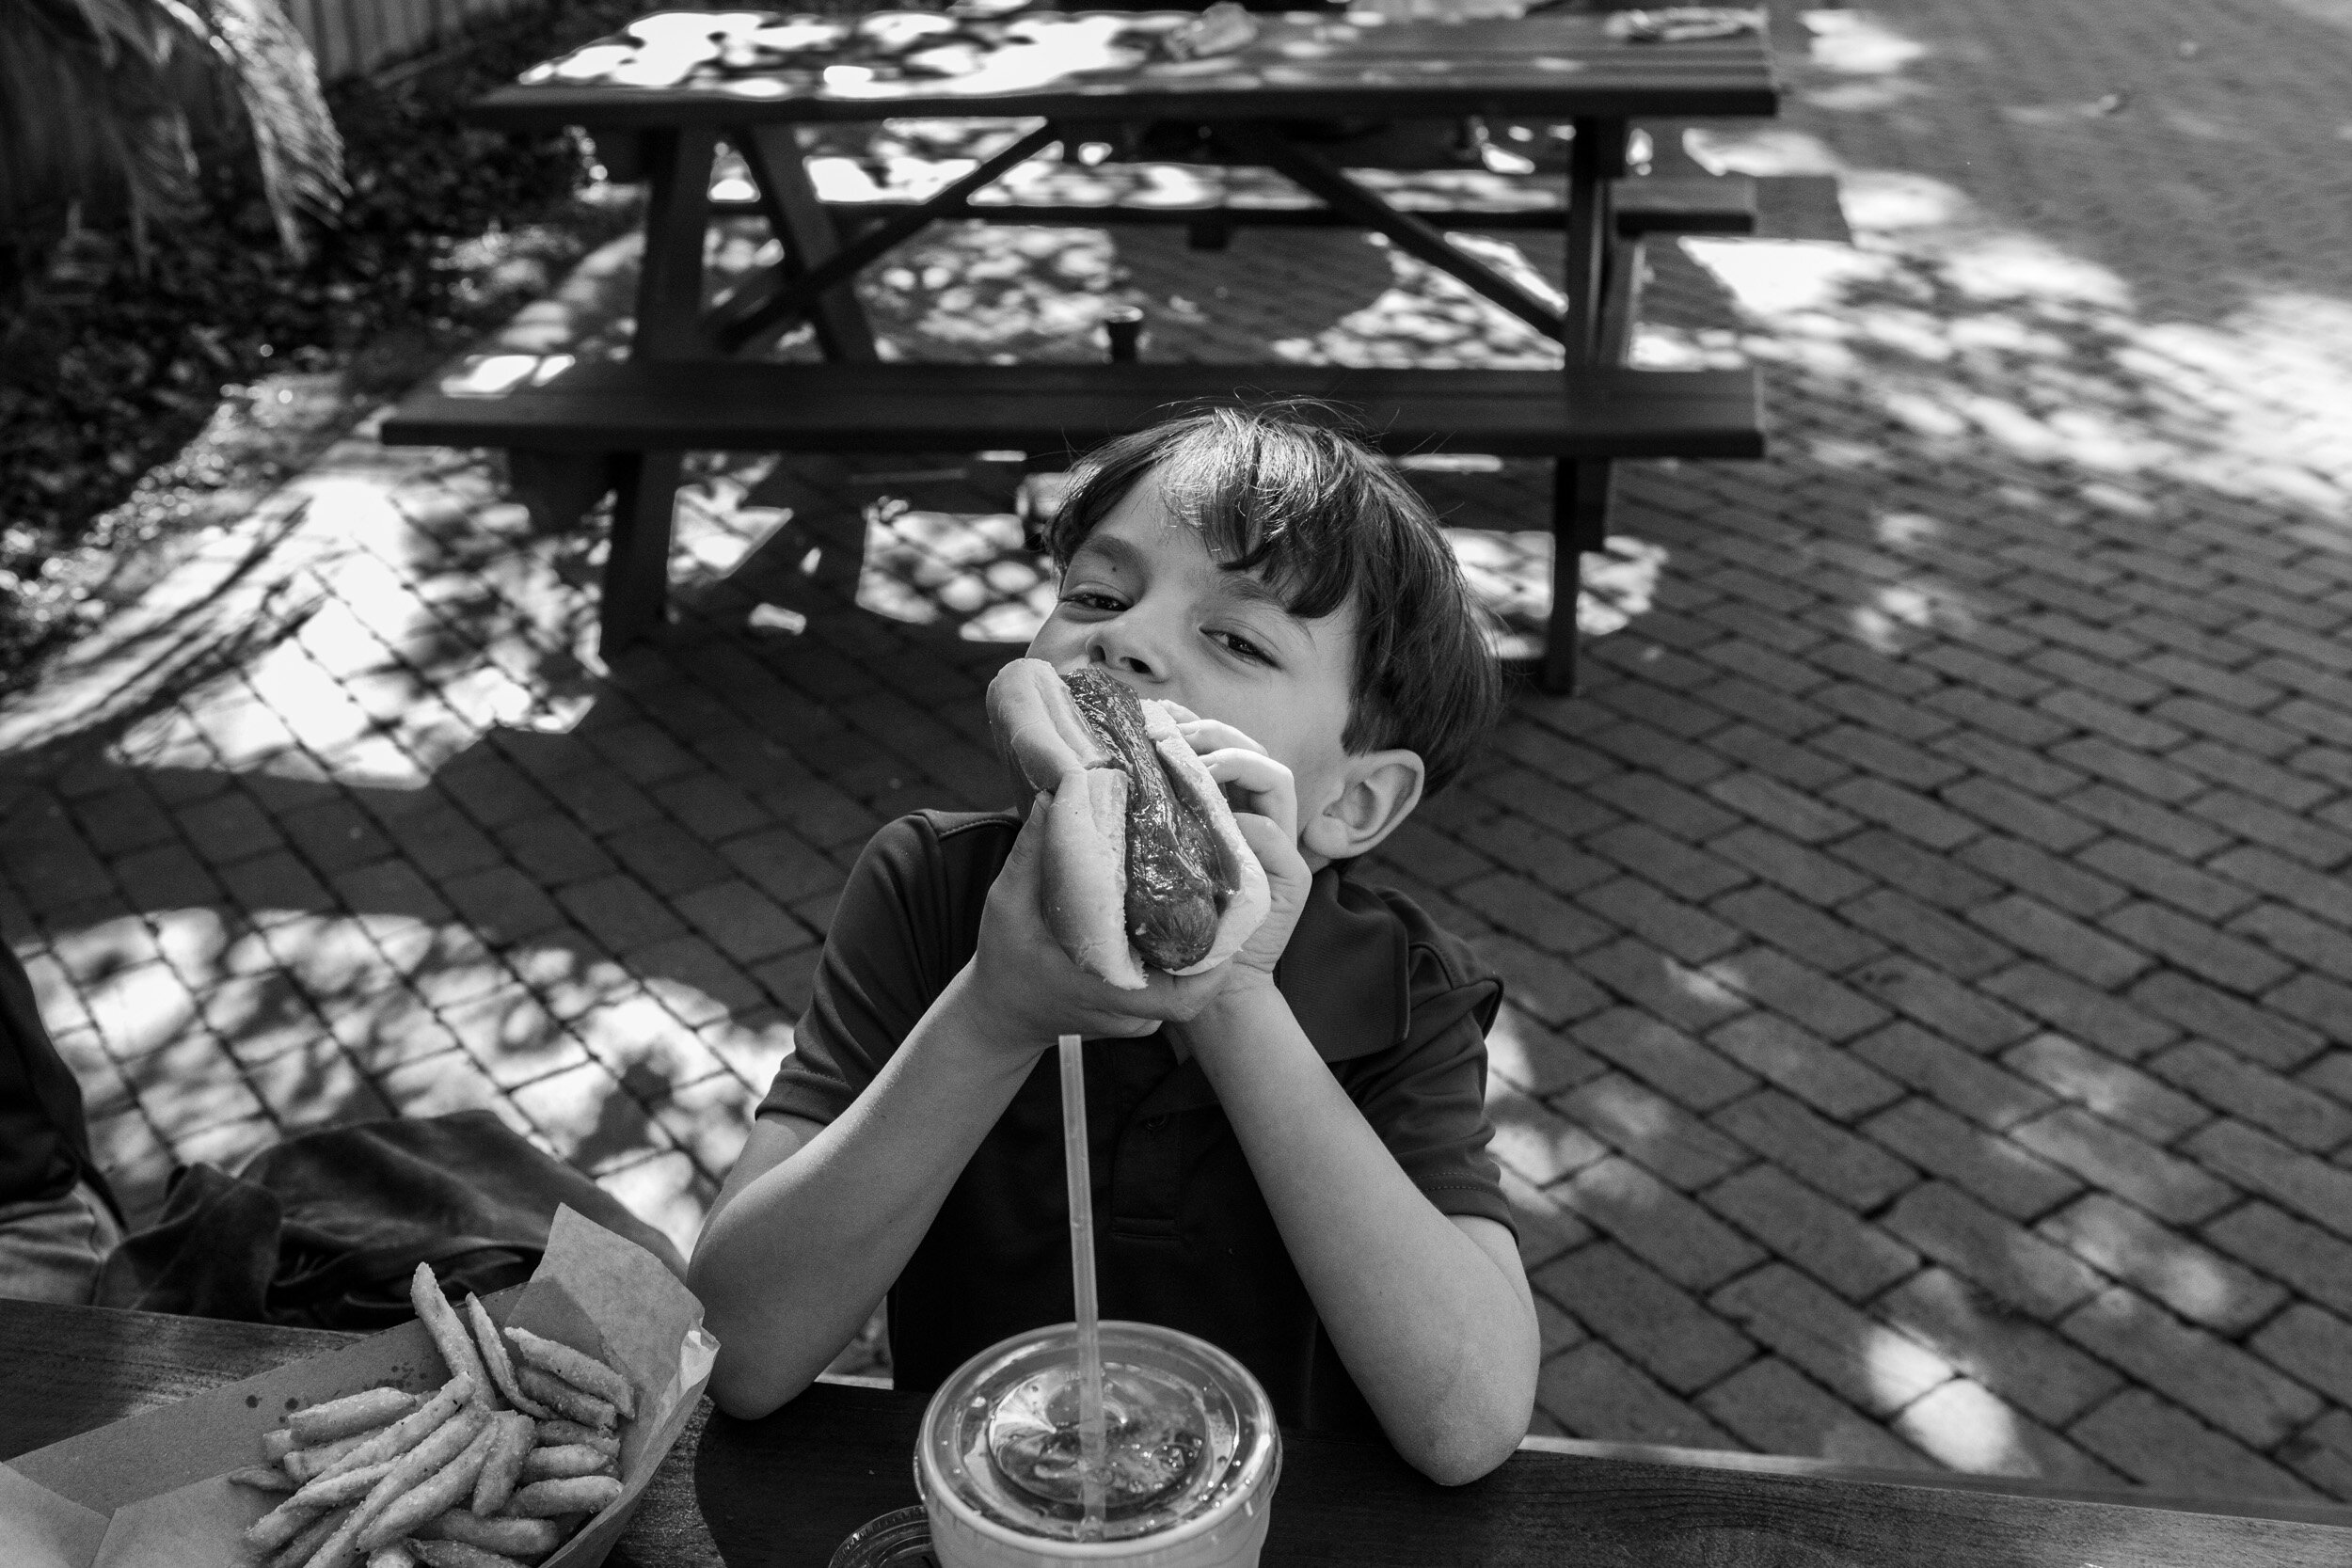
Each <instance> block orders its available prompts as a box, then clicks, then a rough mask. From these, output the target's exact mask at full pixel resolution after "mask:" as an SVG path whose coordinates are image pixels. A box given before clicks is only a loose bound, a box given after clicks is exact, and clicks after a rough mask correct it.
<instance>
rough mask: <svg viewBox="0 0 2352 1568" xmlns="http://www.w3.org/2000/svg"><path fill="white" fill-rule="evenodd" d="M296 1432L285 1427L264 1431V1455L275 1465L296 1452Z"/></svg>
mask: <svg viewBox="0 0 2352 1568" xmlns="http://www.w3.org/2000/svg"><path fill="white" fill-rule="evenodd" d="M292 1452H294V1433H291V1432H288V1431H287V1430H286V1429H285V1428H284V1427H279V1428H278V1430H277V1431H276V1432H265V1433H262V1457H263V1458H264V1459H267V1460H268V1461H269V1462H270V1463H271V1464H273V1465H275V1464H277V1463H278V1461H279V1460H281V1459H283V1458H285V1457H286V1456H287V1455H288V1454H290V1453H292Z"/></svg>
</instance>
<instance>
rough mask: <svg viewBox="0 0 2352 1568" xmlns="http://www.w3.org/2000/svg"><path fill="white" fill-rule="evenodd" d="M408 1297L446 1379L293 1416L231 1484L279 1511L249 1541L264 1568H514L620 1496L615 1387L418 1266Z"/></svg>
mask: <svg viewBox="0 0 2352 1568" xmlns="http://www.w3.org/2000/svg"><path fill="white" fill-rule="evenodd" d="M409 1295H410V1297H411V1299H413V1300H414V1301H415V1302H416V1305H417V1316H418V1317H419V1318H421V1319H422V1320H423V1322H424V1325H425V1328H426V1330H427V1331H428V1332H429V1333H430V1334H431V1335H432V1336H433V1343H434V1345H435V1346H436V1347H437V1349H438V1350H439V1351H440V1353H441V1359H442V1361H443V1362H445V1363H446V1364H447V1366H448V1370H449V1381H448V1382H447V1383H445V1384H443V1385H442V1386H441V1387H440V1388H439V1390H438V1391H437V1392H435V1393H433V1394H429V1395H426V1396H424V1397H422V1398H420V1397H418V1396H417V1395H414V1394H408V1393H403V1392H402V1391H401V1390H399V1389H397V1388H370V1389H366V1390H364V1391H363V1392H360V1393H357V1394H351V1395H348V1396H346V1397H344V1398H342V1399H339V1400H334V1401H330V1402H327V1403H326V1404H320V1405H312V1406H311V1407H310V1408H309V1409H307V1410H297V1411H294V1413H293V1414H292V1415H290V1416H288V1417H287V1418H286V1424H285V1425H284V1426H283V1427H281V1428H279V1429H278V1431H276V1432H272V1433H268V1434H267V1435H266V1436H264V1437H263V1438H262V1449H263V1451H264V1453H265V1455H266V1456H267V1458H268V1460H269V1463H267V1464H265V1465H252V1466H249V1467H248V1468H246V1469H242V1470H237V1471H234V1472H232V1473H231V1474H230V1478H229V1479H230V1481H236V1482H238V1483H239V1484H241V1485H245V1486H251V1487H255V1488H258V1489H260V1490H262V1491H265V1492H281V1493H285V1494H287V1496H286V1497H285V1500H284V1501H282V1502H280V1503H279V1504H278V1506H277V1507H276V1508H274V1509H272V1510H271V1511H270V1512H269V1513H265V1514H263V1515H262V1517H261V1518H260V1519H259V1520H257V1521H255V1523H254V1525H253V1528H250V1529H248V1530H247V1531H246V1544H247V1545H249V1546H251V1547H252V1548H253V1551H254V1554H255V1560H256V1561H257V1562H261V1563H265V1564H267V1568H358V1564H360V1563H361V1562H362V1561H363V1560H364V1562H365V1564H366V1568H418V1565H419V1564H423V1565H426V1568H523V1565H524V1564H527V1563H533V1562H537V1561H538V1560H540V1559H541V1558H543V1557H546V1556H547V1555H548V1553H549V1552H552V1551H554V1550H555V1549H556V1548H557V1547H558V1546H561V1545H562V1544H564V1542H566V1541H568V1540H570V1539H571V1538H572V1536H573V1534H574V1533H575V1532H576V1531H577V1530H578V1529H579V1528H580V1526H581V1525H582V1524H584V1523H585V1522H586V1521H587V1520H588V1519H589V1518H590V1517H592V1516H593V1515H594V1514H596V1512H597V1511H598V1510H600V1509H602V1508H604V1507H605V1506H606V1505H608V1504H609V1503H611V1502H612V1500H613V1499H614V1498H616V1497H619V1496H620V1495H621V1481H620V1456H621V1439H620V1423H621V1422H623V1421H626V1420H628V1419H630V1418H633V1417H634V1416H635V1415H636V1414H637V1391H636V1390H635V1389H634V1388H633V1387H631V1386H630V1385H629V1381H628V1378H627V1377H625V1376H623V1375H622V1374H621V1373H620V1372H618V1371H615V1370H613V1369H612V1368H611V1367H608V1366H606V1365H605V1364H604V1363H603V1362H601V1361H598V1360H597V1359H596V1358H595V1357H594V1356H591V1355H586V1354H581V1353H580V1352H579V1351H576V1350H574V1349H572V1348H571V1347H570V1346H568V1345H560V1344H557V1343H555V1342H554V1341H553V1340H551V1339H543V1338H540V1337H539V1336H537V1335H535V1334H532V1333H531V1332H530V1331H528V1330H526V1329H520V1328H510V1329H507V1330H506V1331H505V1333H504V1334H503V1335H501V1333H500V1332H499V1329H498V1327H497V1325H495V1324H494V1323H491V1322H490V1314H489V1313H488V1312H487V1311H486V1310H485V1309H484V1307H483V1305H482V1303H481V1301H480V1300H479V1299H477V1298H475V1297H473V1296H470V1295H469V1296H468V1297H467V1298H466V1307H465V1315H464V1316H463V1317H462V1318H461V1317H460V1316H459V1315H458V1311H457V1309H456V1308H455V1307H452V1306H450V1304H449V1300H448V1298H447V1297H446V1296H444V1295H442V1293H441V1287H440V1285H439V1283H438V1282H437V1280H435V1278H434V1277H433V1271H432V1269H431V1268H430V1267H428V1266H427V1265H425V1264H422V1263H420V1264H418V1265H417V1273H416V1277H415V1278H414V1279H412V1280H411V1281H410V1282H409Z"/></svg>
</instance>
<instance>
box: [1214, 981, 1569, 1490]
mask: <svg viewBox="0 0 2352 1568" xmlns="http://www.w3.org/2000/svg"><path fill="white" fill-rule="evenodd" d="M1185 1034H1186V1037H1187V1038H1188V1042H1189V1043H1190V1045H1191V1046H1192V1049H1193V1050H1194V1052H1195V1053H1197V1054H1198V1055H1199V1056H1200V1063H1201V1067H1202V1069H1203V1070H1204V1071H1206V1072H1207V1073H1208V1075H1209V1079H1210V1082H1211V1083H1212V1084H1213V1085H1215V1086H1216V1092H1217V1098H1218V1100H1219V1101H1220V1102H1221V1103H1222V1104H1223V1106H1224V1109H1225V1115H1226V1117H1227V1119H1228V1120H1229V1121H1231V1122H1232V1126H1233V1130H1234V1132H1235V1134H1236V1135H1237V1136H1238V1137H1239V1138H1240V1140H1241V1144H1242V1148H1243V1149H1244V1151H1245V1152H1246V1153H1247V1154H1248V1158H1249V1164H1250V1168H1251V1170H1252V1171H1253V1172H1254V1173H1255V1174H1256V1176H1257V1179H1258V1185H1259V1188H1260V1190H1261V1191H1263V1193H1264V1195H1265V1198H1266V1203H1267V1205H1268V1207H1269V1208H1270V1209H1271V1210H1272V1211H1273V1213H1274V1219H1275V1223H1276V1225H1277V1226H1278V1227H1279V1229H1280V1230H1281V1233H1282V1240H1283V1243H1284V1244H1285V1245H1286V1246H1287V1247H1288V1249H1289V1251H1290V1255H1291V1259H1292V1261H1293V1262H1294V1263H1295V1265H1296V1267H1297V1269H1298V1273H1299V1276H1300V1278H1301V1279H1302V1280H1303V1281H1304V1282H1305V1284H1306V1286H1307V1291H1308V1293H1309V1294H1310V1295H1311V1296H1312V1297H1313V1298H1314V1302H1315V1307H1316V1310H1317V1311H1318V1312H1319V1313H1320V1314H1321V1316H1322V1318H1323V1321H1324V1324H1325V1326H1326V1328H1327V1330H1328V1331H1329V1332H1330V1335H1331V1338H1332V1343H1333V1344H1334V1345H1335V1346H1336V1347H1337V1349H1338V1350H1339V1353H1340V1355H1341V1358H1342V1359H1343V1361H1344V1362H1345V1363H1346V1365H1347V1368H1348V1370H1349V1372H1350V1373H1351V1374H1352V1375H1353V1376H1354V1377H1355V1379H1356V1383H1357V1386H1359V1387H1360V1388H1361V1389H1362V1390H1363V1391H1364V1395H1365V1398H1366V1399H1367V1400H1369V1401H1370V1402H1371V1403H1372V1406H1373V1410H1374V1413H1375V1415H1377V1416H1378V1417H1379V1418H1380V1423H1381V1426H1382V1427H1383V1429H1384V1430H1386V1431H1387V1433H1388V1434H1389V1437H1390V1440H1391V1442H1393V1443H1395V1445H1396V1447H1397V1449H1398V1451H1399V1452H1401V1453H1403V1454H1404V1455H1405V1457H1406V1459H1407V1460H1409V1461H1411V1462H1412V1463H1413V1464H1414V1465H1416V1466H1418V1467H1419V1468H1420V1469H1422V1471H1424V1472H1425V1473H1427V1474H1429V1475H1430V1476H1432V1477H1434V1478H1435V1479H1437V1480H1439V1481H1469V1480H1472V1479H1474V1478H1475V1477H1477V1476H1479V1475H1482V1474H1484V1473H1485V1472H1486V1470H1488V1469H1491V1468H1492V1467H1493V1466H1494V1465H1497V1464H1500V1463H1501V1462H1502V1460H1503V1459H1504V1458H1506V1457H1508V1455H1509V1453H1510V1450H1511V1449H1512V1448H1513V1447H1514V1446H1516V1444H1517V1443H1518V1439H1519V1437H1520V1436H1522V1435H1523V1434H1524V1433H1525V1432H1526V1430H1527V1418H1528V1414H1529V1412H1530V1410H1531V1408H1532V1407H1533V1402H1534V1372H1535V1360H1536V1348H1535V1347H1536V1329H1535V1320H1534V1306H1533V1301H1532V1298H1531V1297H1530V1296H1529V1294H1528V1291H1527V1283H1526V1276H1525V1275H1524V1274H1523V1273H1521V1272H1519V1270H1518V1262H1517V1259H1516V1258H1513V1259H1510V1260H1509V1267H1508V1268H1507V1269H1506V1268H1505V1267H1503V1266H1502V1265H1500V1264H1499V1263H1498V1262H1497V1260H1496V1259H1494V1258H1492V1257H1490V1256H1489V1255H1488V1254H1487V1252H1486V1250H1484V1249H1483V1248H1482V1247H1481V1246H1480V1245H1479V1243H1476V1242H1474V1241H1472V1240H1471V1238H1470V1236H1469V1235H1468V1234H1466V1233H1465V1232H1464V1231H1463V1230H1462V1229H1461V1228H1460V1227H1457V1226H1455V1225H1454V1222H1453V1221H1452V1220H1450V1219H1448V1218H1447V1217H1446V1216H1445V1215H1443V1214H1441V1213H1439V1212H1438V1211H1437V1209H1436V1208H1435V1207H1434V1206H1432V1205H1431V1204H1430V1202H1429V1200H1428V1199H1427V1198H1426V1197H1425V1196H1422V1192H1421V1190H1420V1189H1419V1188H1417V1187H1415V1186H1414V1185H1413V1184H1412V1181H1411V1180H1410V1179H1408V1178H1407V1177H1406V1175H1405V1172H1404V1171H1403V1170H1402V1169H1401V1168H1400V1167H1399V1166H1398V1165H1397V1163H1396V1161H1395V1159H1394V1158H1393V1157H1392V1156H1391V1154H1390V1153H1389V1151H1388V1148H1387V1147H1386V1146H1385V1145H1383V1144H1382V1143H1381V1142H1380V1139H1379V1135H1378V1134H1377V1133H1375V1132H1374V1131H1373V1130H1372V1127H1371V1125H1370V1123H1368V1122H1366V1121H1365V1120H1364V1118H1363V1116H1362V1113H1360V1112H1359V1111H1358V1110H1357V1108H1356V1106H1355V1105H1354V1103H1353V1102H1352V1101H1349V1100H1348V1098H1347V1095H1346V1092H1345V1091H1344V1090H1343V1089H1342V1088H1341V1087H1340V1085H1339V1083H1338V1081H1337V1080H1336V1079H1334V1078H1333V1077H1332V1075H1331V1071H1330V1069H1328V1068H1327V1066H1325V1064H1324V1063H1323V1061H1322V1059H1321V1058H1320V1057H1319V1056H1317V1055H1316V1054H1315V1052H1314V1048H1313V1046H1312V1045H1311V1043H1310V1042H1309V1040H1308V1039H1307V1037H1306V1034H1305V1032H1304V1031H1303V1030H1302V1029H1300V1027H1299V1025H1298V1021H1297V1019H1296V1018H1295V1016H1294V1015H1293V1014H1292V1012H1291V1010H1290V1006H1289V1004H1288V1003H1286V1002H1284V1001H1283V999H1282V997H1281V995H1280V994H1279V992H1278V991H1276V990H1273V988H1272V987H1271V986H1270V985H1269V986H1265V987H1263V988H1252V989H1251V990H1248V991H1246V992H1244V993H1242V994H1240V995H1237V996H1233V997H1231V998H1229V999H1227V1000H1224V1001H1221V1002H1220V1003H1218V1004H1216V1005H1214V1006H1212V1008H1211V1009H1210V1011H1209V1012H1207V1013H1204V1014H1203V1015H1202V1016H1201V1017H1200V1018H1198V1019H1195V1020H1194V1021H1193V1022H1192V1023H1191V1024H1189V1025H1187V1026H1186V1028H1185Z"/></svg>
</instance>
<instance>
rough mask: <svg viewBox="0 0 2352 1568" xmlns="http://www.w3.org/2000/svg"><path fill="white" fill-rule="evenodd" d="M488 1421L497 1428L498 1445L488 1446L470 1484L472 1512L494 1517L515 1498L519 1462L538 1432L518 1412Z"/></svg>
mask: <svg viewBox="0 0 2352 1568" xmlns="http://www.w3.org/2000/svg"><path fill="white" fill-rule="evenodd" d="M491 1420H492V1421H493V1422H494V1423H496V1425H497V1427H498V1441H497V1442H495V1443H493V1444H492V1445H491V1447H490V1452H489V1455H488V1457H486V1458H485V1459H484V1460H483V1462H482V1473H481V1474H480V1475H479V1476H476V1477H475V1478H474V1483H473V1511H474V1512H475V1513H484V1514H487V1513H497V1512H498V1511H499V1510H500V1509H501V1508H503V1507H505V1506H506V1499H507V1498H509V1497H513V1496H514V1495H515V1488H516V1485H518V1484H519V1483H520V1482H521V1481H522V1474H523V1462H524V1461H525V1460H527V1459H529V1458H530V1457H531V1450H532V1445H533V1444H534V1443H536V1442H537V1441H538V1440H539V1431H538V1428H536V1427H534V1426H532V1424H531V1418H530V1417H528V1416H526V1415H524V1414H523V1413H522V1412H521V1411H519V1410H505V1411H501V1412H500V1413H499V1414H498V1415H496V1416H494V1417H492V1418H491Z"/></svg>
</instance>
